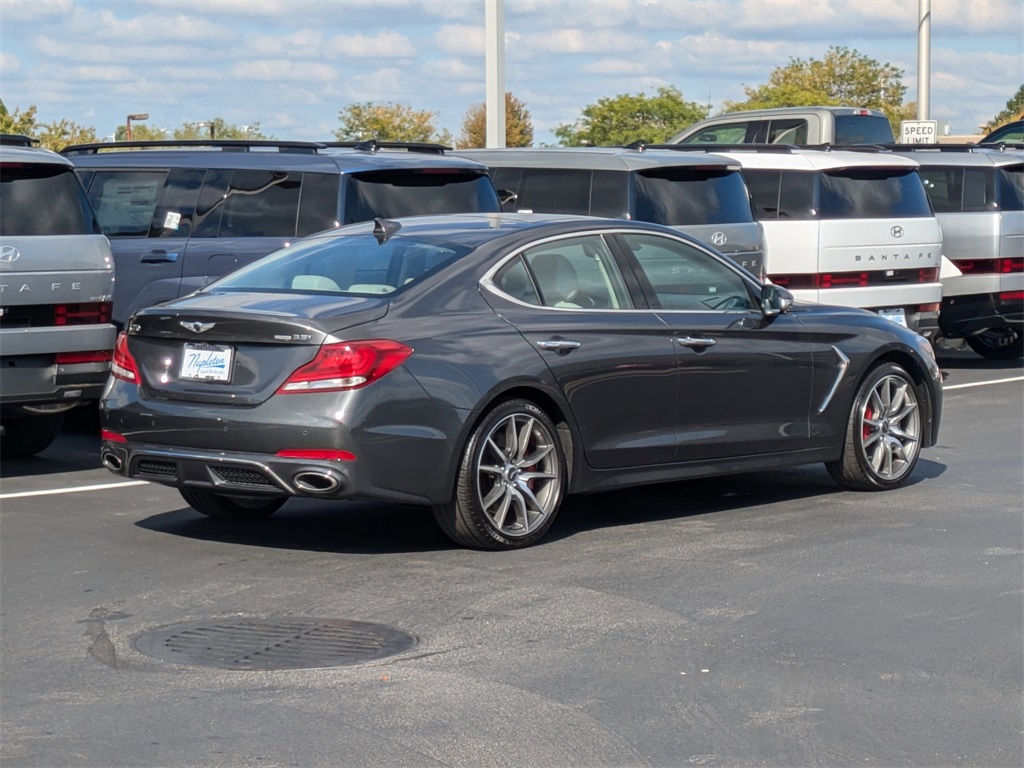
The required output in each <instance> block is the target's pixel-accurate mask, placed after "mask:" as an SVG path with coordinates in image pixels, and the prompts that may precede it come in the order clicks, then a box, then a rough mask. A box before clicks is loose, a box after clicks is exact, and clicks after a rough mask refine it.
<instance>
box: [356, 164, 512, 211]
mask: <svg viewBox="0 0 1024 768" xmlns="http://www.w3.org/2000/svg"><path fill="white" fill-rule="evenodd" d="M500 210H501V206H500V204H499V203H498V194H497V192H495V191H494V185H493V184H492V183H491V179H490V177H489V176H488V175H487V173H486V172H485V171H481V172H479V173H478V172H476V171H472V170H468V171H467V170H464V169H456V168H433V169H427V170H415V171H408V170H403V171H393V170H392V171H369V172H365V173H354V174H352V175H351V176H349V181H348V186H347V188H346V193H345V221H344V223H346V224H352V223H355V222H359V221H370V220H371V219H376V218H399V217H402V216H422V215H427V214H446V213H479V212H486V213H490V212H495V211H500Z"/></svg>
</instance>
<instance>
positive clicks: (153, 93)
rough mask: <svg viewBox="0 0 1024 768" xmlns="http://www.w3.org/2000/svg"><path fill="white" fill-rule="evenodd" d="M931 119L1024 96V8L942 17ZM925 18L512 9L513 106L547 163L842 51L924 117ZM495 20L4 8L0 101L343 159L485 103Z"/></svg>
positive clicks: (363, 3)
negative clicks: (370, 110)
mask: <svg viewBox="0 0 1024 768" xmlns="http://www.w3.org/2000/svg"><path fill="white" fill-rule="evenodd" d="M931 6H932V38H931V63H932V67H931V117H932V118H933V119H936V120H939V121H942V122H946V123H948V124H949V126H950V129H951V132H952V133H954V134H969V133H974V132H976V131H977V126H978V125H979V124H980V123H985V122H987V121H988V120H990V119H991V118H992V117H993V116H994V115H995V114H996V113H997V112H999V111H1001V110H1002V109H1003V108H1004V107H1005V106H1006V102H1007V100H1008V99H1009V98H1010V97H1011V96H1013V95H1014V94H1015V93H1016V91H1017V89H1018V88H1019V87H1020V85H1021V84H1022V83H1024V3H1022V2H1021V0H932V2H931ZM917 16H918V0H505V33H506V75H505V77H506V90H509V91H511V92H512V93H514V94H515V95H516V96H517V97H518V98H520V99H521V100H523V101H524V102H525V103H526V106H527V108H528V109H529V110H530V112H531V116H532V119H533V123H534V128H535V133H536V136H535V140H536V143H538V144H540V143H555V137H554V135H553V133H552V131H553V129H554V128H555V127H556V126H558V125H560V124H563V123H572V122H574V121H575V120H576V119H577V118H578V117H579V116H580V112H581V111H582V110H583V108H584V107H586V106H587V105H589V104H593V103H595V102H596V101H597V100H598V99H601V98H604V97H612V96H616V95H619V94H625V93H630V94H635V93H647V94H649V95H653V94H654V93H655V92H656V90H657V88H658V87H660V86H663V85H671V86H675V87H676V88H678V89H679V90H680V91H682V93H683V96H684V98H686V99H687V100H688V101H696V102H699V103H702V104H706V103H710V104H711V105H712V113H717V112H718V111H720V110H721V107H722V103H723V102H724V101H726V100H733V101H738V100H742V99H743V86H744V85H749V86H757V85H761V84H763V83H764V82H766V81H767V79H768V75H769V74H770V73H771V71H772V70H773V69H775V68H776V67H779V66H785V65H786V64H787V63H788V62H789V60H790V58H792V57H796V58H803V59H807V58H818V59H820V58H822V57H823V56H824V55H825V53H826V51H827V50H828V48H829V47H830V46H836V45H841V46H846V47H848V48H853V49H856V50H857V51H859V52H860V53H862V54H865V55H867V56H870V57H871V58H874V59H876V60H878V61H880V62H887V63H891V64H893V65H895V66H897V67H899V68H900V69H902V70H903V71H904V77H903V83H904V85H906V86H907V96H906V98H907V100H908V101H913V100H916V98H917ZM484 74H485V73H484V0H444V1H442V0H317V1H316V2H305V1H304V0H0V98H2V99H3V101H4V103H5V104H6V105H7V107H8V109H11V110H13V108H15V107H20V108H21V109H25V108H27V107H28V106H29V105H35V106H36V107H37V108H38V118H39V120H40V121H42V122H50V121H52V120H57V119H61V118H67V119H70V120H72V121H74V122H76V123H79V124H81V125H87V126H93V127H95V129H96V132H97V135H98V136H100V137H102V136H104V135H106V134H112V133H113V132H114V130H115V128H116V127H117V126H118V125H121V124H123V123H124V120H125V116H126V115H127V114H129V113H139V112H148V113H149V115H150V119H149V121H148V124H149V125H151V126H156V127H161V128H167V129H171V128H176V127H179V126H180V125H181V124H182V123H183V122H186V121H188V122H198V121H203V120H211V119H213V118H215V117H221V118H223V119H224V120H226V121H227V122H229V123H234V124H237V125H249V124H252V123H255V122H258V123H260V125H261V128H262V130H263V131H264V132H265V133H267V134H270V135H274V136H276V137H277V138H280V139H302V140H316V139H329V138H332V137H333V132H334V131H335V130H336V129H337V128H338V127H339V121H338V113H339V111H340V110H341V109H343V108H344V107H346V106H348V105H350V104H353V103H362V102H367V101H373V102H398V103H403V104H407V105H409V106H411V107H413V108H414V109H417V110H428V111H430V112H434V113H436V118H435V124H436V126H437V127H438V128H439V129H441V128H447V129H448V130H449V131H450V132H451V133H452V135H453V136H455V137H457V136H458V134H459V131H460V127H461V124H462V121H463V118H464V116H465V114H466V110H467V109H469V107H471V106H472V105H473V104H476V103H481V102H483V100H484V95H485V94H484Z"/></svg>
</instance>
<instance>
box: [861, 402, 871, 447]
mask: <svg viewBox="0 0 1024 768" xmlns="http://www.w3.org/2000/svg"><path fill="white" fill-rule="evenodd" d="M872 415H873V413H872V411H871V404H870V403H869V404H868V405H866V406H864V435H863V439H864V440H867V439H868V437H870V435H871V427H870V426H868V424H867V422H868V421H869V420H870V419H871V417H872Z"/></svg>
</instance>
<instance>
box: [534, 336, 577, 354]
mask: <svg viewBox="0 0 1024 768" xmlns="http://www.w3.org/2000/svg"><path fill="white" fill-rule="evenodd" d="M537 346H538V347H540V348H541V349H553V350H555V351H556V352H571V351H572V350H574V349H579V348H580V342H578V341H571V340H570V339H547V340H546V341H538V342H537Z"/></svg>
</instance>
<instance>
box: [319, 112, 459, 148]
mask: <svg viewBox="0 0 1024 768" xmlns="http://www.w3.org/2000/svg"><path fill="white" fill-rule="evenodd" d="M436 117H437V114H436V113H434V112H428V111H426V110H422V111H419V110H415V109H413V108H412V107H410V106H408V105H407V104H396V103H393V102H387V103H386V104H376V103H374V102H372V101H367V102H363V103H361V104H350V105H348V106H347V107H345V108H344V109H343V110H341V111H340V112H339V113H338V119H339V120H340V121H341V127H340V128H339V129H338V130H336V131H335V132H334V135H335V137H336V138H337V139H338V141H364V140H369V139H377V140H378V141H421V142H437V143H439V144H446V145H448V146H451V143H452V136H451V134H450V133H449V132H448V131H447V130H443V131H441V132H440V133H438V131H437V129H436V128H435V126H434V119H435V118H436Z"/></svg>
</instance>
